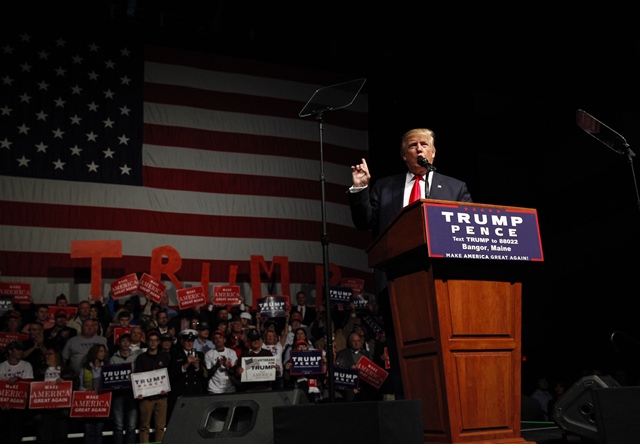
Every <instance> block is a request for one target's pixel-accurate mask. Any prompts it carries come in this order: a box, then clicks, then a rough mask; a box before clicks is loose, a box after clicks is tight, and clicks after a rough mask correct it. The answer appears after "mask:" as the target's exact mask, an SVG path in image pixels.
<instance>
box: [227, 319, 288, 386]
mask: <svg viewBox="0 0 640 444" xmlns="http://www.w3.org/2000/svg"><path fill="white" fill-rule="evenodd" d="M247 343H248V345H249V350H247V351H245V352H244V353H242V356H241V357H240V361H239V363H238V366H237V368H236V375H237V376H238V377H240V378H242V373H243V372H244V371H245V369H244V367H243V365H246V364H248V363H249V361H250V360H251V358H256V357H260V356H264V357H269V358H273V354H272V353H271V352H270V351H269V350H267V349H265V348H262V335H261V334H260V332H259V331H258V330H257V329H255V328H251V329H249V330H248V331H247ZM279 371H280V368H279V366H278V365H277V364H276V366H275V373H274V374H273V380H271V381H244V382H241V383H240V387H239V390H240V391H247V392H262V391H267V390H272V388H273V383H274V381H275V379H276V375H277V374H278V372H279Z"/></svg>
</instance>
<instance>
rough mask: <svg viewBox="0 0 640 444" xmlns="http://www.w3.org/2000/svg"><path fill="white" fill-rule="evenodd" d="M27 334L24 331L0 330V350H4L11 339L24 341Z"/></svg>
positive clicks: (27, 336)
mask: <svg viewBox="0 0 640 444" xmlns="http://www.w3.org/2000/svg"><path fill="white" fill-rule="evenodd" d="M27 339H29V335H27V334H25V333H9V332H8V331H0V350H4V349H5V348H6V347H7V344H8V343H10V342H13V341H26V340H27Z"/></svg>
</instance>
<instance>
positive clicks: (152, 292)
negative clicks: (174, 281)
mask: <svg viewBox="0 0 640 444" xmlns="http://www.w3.org/2000/svg"><path fill="white" fill-rule="evenodd" d="M166 288H167V286H166V285H165V284H163V283H162V282H161V281H159V280H158V279H156V278H154V277H153V276H151V275H150V274H147V273H143V274H142V277H141V278H140V282H139V285H138V292H139V293H140V294H142V295H143V296H144V297H146V298H149V299H151V300H152V301H153V302H155V303H156V304H159V303H160V301H161V300H162V295H163V294H164V290H165V289H166Z"/></svg>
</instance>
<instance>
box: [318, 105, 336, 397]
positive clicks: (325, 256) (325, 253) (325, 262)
mask: <svg viewBox="0 0 640 444" xmlns="http://www.w3.org/2000/svg"><path fill="white" fill-rule="evenodd" d="M316 121H317V122H318V129H319V131H320V188H321V190H322V192H321V204H322V236H321V240H320V241H321V243H322V266H323V270H324V285H323V287H322V295H323V297H324V306H325V311H326V315H327V321H326V327H325V329H326V335H327V342H326V348H327V351H326V353H327V382H328V385H329V387H328V389H329V402H331V403H333V402H334V401H335V389H334V384H333V328H331V323H332V322H333V321H332V320H331V301H330V300H329V234H328V233H327V204H326V197H325V192H324V183H325V177H324V158H323V152H322V132H323V130H324V128H323V125H324V122H323V118H322V111H321V112H319V113H318V116H317V117H316Z"/></svg>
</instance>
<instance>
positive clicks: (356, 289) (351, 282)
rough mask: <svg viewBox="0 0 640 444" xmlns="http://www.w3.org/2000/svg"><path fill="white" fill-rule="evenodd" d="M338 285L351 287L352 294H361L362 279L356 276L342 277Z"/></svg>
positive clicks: (362, 287)
mask: <svg viewBox="0 0 640 444" xmlns="http://www.w3.org/2000/svg"><path fill="white" fill-rule="evenodd" d="M340 285H341V286H343V287H349V288H351V289H353V294H354V295H361V294H362V293H363V290H364V279H358V278H342V280H341V281H340Z"/></svg>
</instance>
